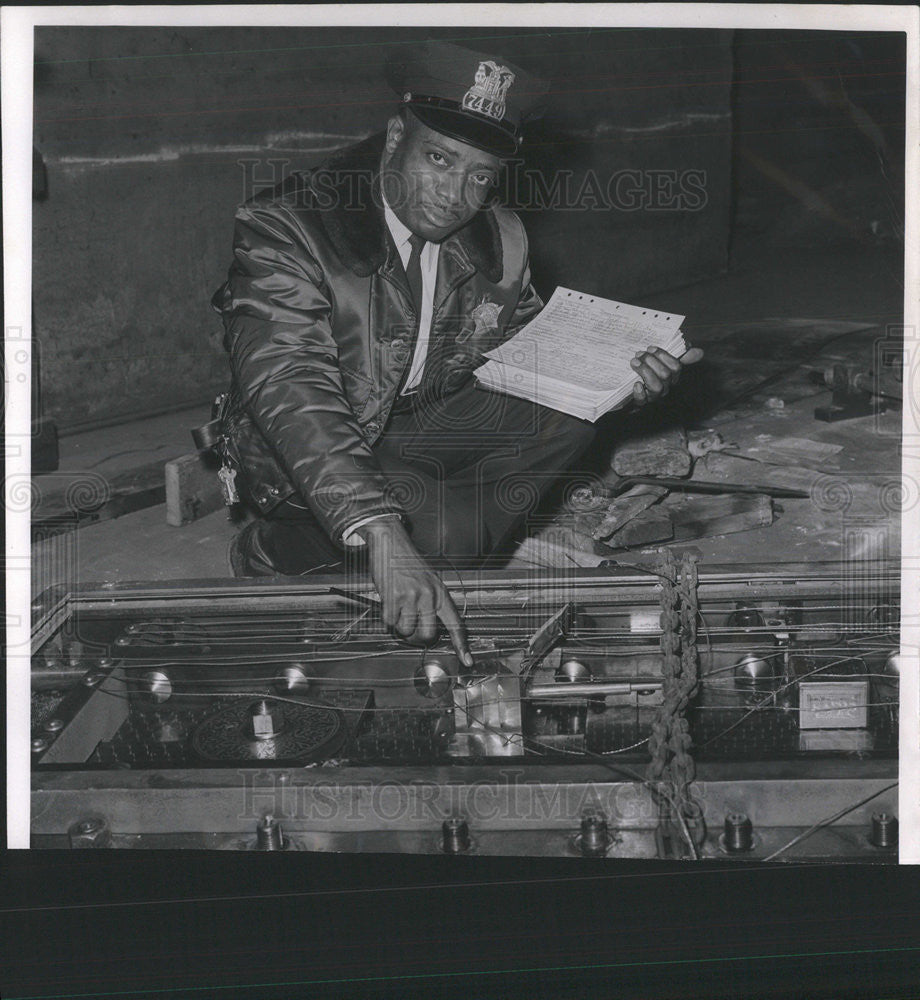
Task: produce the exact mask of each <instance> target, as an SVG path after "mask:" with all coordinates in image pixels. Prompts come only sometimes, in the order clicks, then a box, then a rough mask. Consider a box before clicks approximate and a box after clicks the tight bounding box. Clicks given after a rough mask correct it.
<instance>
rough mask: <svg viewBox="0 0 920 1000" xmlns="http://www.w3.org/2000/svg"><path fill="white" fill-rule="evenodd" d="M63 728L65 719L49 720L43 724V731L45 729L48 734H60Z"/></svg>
mask: <svg viewBox="0 0 920 1000" xmlns="http://www.w3.org/2000/svg"><path fill="white" fill-rule="evenodd" d="M63 728H64V720H63V719H56V718H55V719H48V721H47V722H44V723H42V729H44V730H45V732H46V733H59V732H60V731H61V730H62V729H63Z"/></svg>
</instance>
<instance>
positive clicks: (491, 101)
mask: <svg viewBox="0 0 920 1000" xmlns="http://www.w3.org/2000/svg"><path fill="white" fill-rule="evenodd" d="M512 83H514V73H512V72H511V70H510V69H508V67H507V66H499V65H498V63H496V62H493V61H492V60H491V59H487V60H486V61H485V62H481V63H480V64H479V69H477V70H476V77H475V82H474V83H473V86H472V87H470V89H469V90H468V91H467V92H466V93H465V94H464V95H463V100H462V102H461V105H462V106H463V108H465V109H466V110H467V111H475V112H476V113H477V114H480V115H485V116H486V117H487V118H495V119H496V120H497V121H501V120H502V118H504V117H505V96H506V95H507V93H508V88H509V87H510V86H511V84H512Z"/></svg>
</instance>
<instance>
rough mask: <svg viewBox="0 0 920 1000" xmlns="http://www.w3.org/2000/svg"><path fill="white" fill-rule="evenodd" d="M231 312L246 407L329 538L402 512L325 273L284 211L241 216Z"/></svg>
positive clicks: (264, 207) (261, 208) (234, 358)
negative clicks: (344, 367) (374, 442)
mask: <svg viewBox="0 0 920 1000" xmlns="http://www.w3.org/2000/svg"><path fill="white" fill-rule="evenodd" d="M223 313H224V325H225V329H226V332H227V342H228V349H229V351H230V363H231V367H232V369H233V373H234V377H235V379H236V382H237V385H238V386H239V391H240V395H241V398H242V401H243V405H244V406H245V408H246V410H247V411H248V413H249V414H250V416H251V417H252V419H253V421H254V422H255V423H256V425H257V427H258V428H259V430H260V431H261V432H262V434H263V436H264V437H265V439H266V440H267V441H268V442H269V444H270V445H271V446H272V448H273V450H274V451H275V453H276V455H277V457H278V458H279V459H280V461H281V463H282V465H283V466H284V467H285V470H286V471H287V473H288V475H289V476H290V479H291V481H292V483H293V484H294V485H295V486H296V487H297V489H298V490H299V492H300V493H301V495H302V496H303V497H304V499H305V500H306V501H307V503H308V504H309V506H310V509H311V510H312V511H313V513H314V514H315V515H316V517H317V518H318V520H319V522H320V523H321V524H322V526H323V528H324V529H325V530H326V532H327V533H328V534H329V536H330V537H331V538H332V539H333V540H335V541H340V540H341V536H342V534H343V532H344V531H347V529H348V527H349V526H350V525H351V524H353V523H354V522H355V521H358V520H361V519H364V518H367V517H370V516H376V515H378V514H385V513H400V508H399V507H398V505H396V504H394V503H392V502H390V501H389V500H388V499H387V496H386V479H385V477H384V475H383V473H382V472H381V470H380V467H379V465H378V464H377V461H376V459H375V458H374V455H373V452H372V451H371V449H370V447H369V445H368V444H367V442H366V441H365V439H364V437H363V435H362V433H361V428H360V426H359V424H358V420H357V418H356V417H355V414H354V411H353V410H352V408H351V405H350V404H349V402H348V399H347V397H346V394H345V390H344V387H343V384H342V376H341V372H340V370H339V363H338V345H337V344H336V341H335V339H334V338H333V336H332V325H331V313H332V305H331V302H330V299H329V296H328V293H327V292H326V291H324V276H323V273H322V269H321V268H320V266H319V264H318V263H317V260H316V257H315V255H314V254H313V253H312V252H311V250H310V246H309V241H308V237H307V234H306V233H305V232H304V230H303V228H302V226H300V224H299V223H298V221H297V219H296V217H294V216H293V215H292V214H291V213H290V212H289V211H288V210H287V209H286V208H285V207H284V206H280V205H278V204H260V203H252V202H250V203H247V204H246V205H244V206H243V207H242V208H240V209H239V210H238V212H237V216H236V231H235V237H234V262H233V265H232V267H231V268H230V274H229V277H228V281H227V285H226V292H225V296H224V305H223Z"/></svg>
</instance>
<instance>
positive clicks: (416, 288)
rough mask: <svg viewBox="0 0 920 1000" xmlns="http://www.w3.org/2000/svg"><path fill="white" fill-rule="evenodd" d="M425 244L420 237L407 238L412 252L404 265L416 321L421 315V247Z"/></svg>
mask: <svg viewBox="0 0 920 1000" xmlns="http://www.w3.org/2000/svg"><path fill="white" fill-rule="evenodd" d="M425 242H426V241H425V240H424V239H423V238H422V237H421V236H415V235H413V236H410V237H409V245H410V246H411V247H412V252H411V253H410V254H409V263H408V264H406V277H407V278H408V279H409V291H410V292H411V293H412V301H413V302H414V303H415V317H416V320H418V319H419V318H420V317H421V315H422V247H423V246H424V245H425Z"/></svg>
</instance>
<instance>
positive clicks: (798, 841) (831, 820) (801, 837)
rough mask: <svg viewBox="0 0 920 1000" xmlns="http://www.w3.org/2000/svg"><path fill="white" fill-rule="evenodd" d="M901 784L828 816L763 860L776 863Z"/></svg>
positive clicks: (889, 786) (894, 783)
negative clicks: (826, 827) (811, 838)
mask: <svg viewBox="0 0 920 1000" xmlns="http://www.w3.org/2000/svg"><path fill="white" fill-rule="evenodd" d="M899 783H900V782H897V781H893V782H892V783H891V784H890V785H886V786H885V787H884V788H880V789H879V790H878V791H877V792H873V793H872V794H871V795H867V796H866V797H865V798H864V799H860V800H859V802H855V803H854V804H853V805H851V806H847V807H846V808H845V809H841V810H840V811H839V812H836V813H834V815H833V816H828V817H827V818H826V819H822V820H819V821H818V822H817V823H815V825H814V826H811V827H809V828H808V829H807V830H805V831H804V833H800V834H799V835H798V836H797V837H793V838H792V840H790V841H789V843H788V844H783V846H782V847H780V848H779V849H778V850H776V851H774V852H773V853H772V854H768V855H767V856H766V857H765V858H764V859H763V860H764V861H774V860H775V859H776V858H778V857H779V856H780V855H781V854H784V853H785V852H786V851H788V850H789V848H790V847H795V845H796V844H801V842H802V841H803V840H805V838H806V837H810V836H811V835H812V834H813V833H816V832H817V831H818V830H820V829H822V827H825V826H830V825H831V823H836V822H837V820H838V819H842V818H843V817H844V816H846V815H847V813H851V812H853V810H854V809H858V808H859V807H860V806H864V805H865V804H866V803H867V802H871V801H872V800H873V799H877V798H878V797H879V795H882V794H884V793H885V792H890V791H891V789H892V788H897V786H898V784H899Z"/></svg>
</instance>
